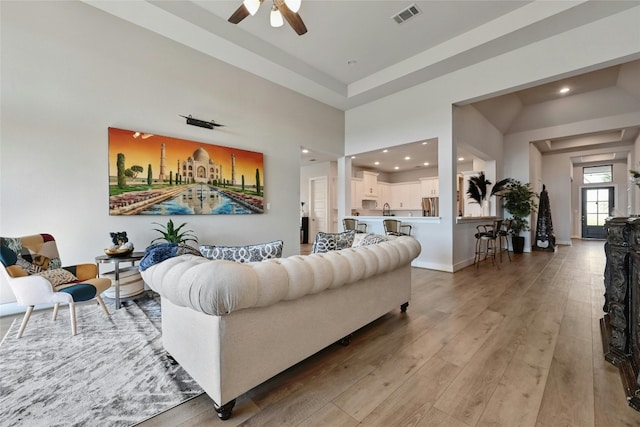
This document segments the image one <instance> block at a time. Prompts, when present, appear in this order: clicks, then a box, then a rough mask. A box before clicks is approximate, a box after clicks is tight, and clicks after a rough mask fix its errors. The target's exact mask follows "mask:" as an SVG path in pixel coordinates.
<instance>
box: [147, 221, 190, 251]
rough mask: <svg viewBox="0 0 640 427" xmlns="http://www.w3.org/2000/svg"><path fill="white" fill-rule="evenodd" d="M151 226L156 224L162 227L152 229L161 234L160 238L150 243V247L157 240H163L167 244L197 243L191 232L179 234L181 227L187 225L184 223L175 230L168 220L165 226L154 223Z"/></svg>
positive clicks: (171, 222) (186, 231)
mask: <svg viewBox="0 0 640 427" xmlns="http://www.w3.org/2000/svg"><path fill="white" fill-rule="evenodd" d="M153 224H156V225H159V226H160V227H162V229H158V228H154V230H155V231H157V232H159V233H160V234H162V237H158V238H156V239H153V240H152V241H151V244H152V245H153V244H154V243H155V242H157V241H159V240H164V241H166V242H169V243H187V242H194V243H198V238H197V237H196V235H195V234H193V230H185V231H182V232H181V230H182V227H184V226H185V225H187V223H186V222H183V223H182V224H180V225H179V226H178V227H177V228H176V227H175V226H174V225H173V221H172V220H169V222H167V225H166V226H165V225H162V224H160V223H158V222H154V223H153Z"/></svg>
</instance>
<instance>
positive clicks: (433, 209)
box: [422, 197, 440, 216]
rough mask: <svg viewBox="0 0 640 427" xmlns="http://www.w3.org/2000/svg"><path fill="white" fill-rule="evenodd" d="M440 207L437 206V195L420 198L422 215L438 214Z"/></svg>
mask: <svg viewBox="0 0 640 427" xmlns="http://www.w3.org/2000/svg"><path fill="white" fill-rule="evenodd" d="M439 215H440V208H439V207H438V198H437V197H423V198H422V216H439Z"/></svg>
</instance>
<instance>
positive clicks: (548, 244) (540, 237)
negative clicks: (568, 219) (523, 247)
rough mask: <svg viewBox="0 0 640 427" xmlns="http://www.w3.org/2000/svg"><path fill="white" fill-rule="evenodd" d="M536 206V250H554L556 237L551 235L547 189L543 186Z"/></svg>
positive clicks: (551, 226) (551, 223) (551, 225)
mask: <svg viewBox="0 0 640 427" xmlns="http://www.w3.org/2000/svg"><path fill="white" fill-rule="evenodd" d="M539 200H540V202H539V205H538V224H537V225H536V238H535V246H534V248H536V249H542V250H545V249H549V250H551V251H555V250H556V236H555V235H554V233H553V222H552V221H551V206H550V204H549V193H547V187H546V186H545V185H544V184H543V185H542V191H541V192H540V196H539Z"/></svg>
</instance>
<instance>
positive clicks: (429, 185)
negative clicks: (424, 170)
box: [420, 178, 440, 197]
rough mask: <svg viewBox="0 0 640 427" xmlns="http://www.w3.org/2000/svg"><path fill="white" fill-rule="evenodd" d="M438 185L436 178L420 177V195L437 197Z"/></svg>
mask: <svg viewBox="0 0 640 427" xmlns="http://www.w3.org/2000/svg"><path fill="white" fill-rule="evenodd" d="M439 185H440V181H439V180H438V178H420V194H421V195H422V197H439V196H440V190H439Z"/></svg>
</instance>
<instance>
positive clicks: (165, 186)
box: [108, 127, 264, 216]
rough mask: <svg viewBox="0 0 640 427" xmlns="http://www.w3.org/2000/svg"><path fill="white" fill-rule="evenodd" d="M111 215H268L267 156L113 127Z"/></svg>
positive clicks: (110, 139)
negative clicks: (265, 162) (266, 194)
mask: <svg viewBox="0 0 640 427" xmlns="http://www.w3.org/2000/svg"><path fill="white" fill-rule="evenodd" d="M108 141H109V149H108V153H109V155H108V157H109V215H110V216H123V215H124V216H130V215H167V216H168V215H251V214H262V213H264V184H263V183H264V155H263V153H260V152H256V151H249V150H243V149H238V148H234V147H226V146H222V145H215V144H210V143H205V142H199V141H193V140H188V139H183V138H176V137H170V136H163V135H157V134H154V133H148V132H142V131H136V130H129V129H120V128H115V127H109V128H108Z"/></svg>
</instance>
